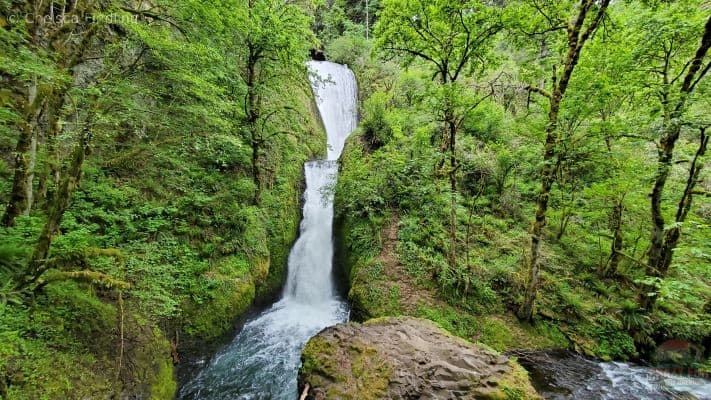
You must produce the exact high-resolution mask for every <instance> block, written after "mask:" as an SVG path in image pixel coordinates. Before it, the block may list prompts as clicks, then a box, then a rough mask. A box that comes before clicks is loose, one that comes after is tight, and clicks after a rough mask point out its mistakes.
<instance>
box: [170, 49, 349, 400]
mask: <svg viewBox="0 0 711 400" xmlns="http://www.w3.org/2000/svg"><path fill="white" fill-rule="evenodd" d="M309 70H310V71H311V73H312V75H311V83H312V86H313V90H314V94H315V95H316V100H317V104H318V108H319V111H320V113H321V118H322V120H323V123H324V126H325V128H326V133H327V135H328V152H327V154H328V156H327V158H326V159H325V160H320V161H311V162H307V163H306V164H305V165H304V173H305V175H306V192H305V193H304V209H303V219H302V221H301V227H300V232H299V238H298V240H297V241H296V243H295V244H294V247H293V248H292V249H291V253H290V254H289V275H288V278H287V282H286V286H285V288H284V293H283V294H282V297H281V299H280V300H279V301H277V302H276V303H274V304H273V305H272V306H271V308H269V309H268V310H266V311H264V312H263V313H262V314H260V315H258V316H257V317H255V318H254V319H252V320H250V321H248V322H246V323H245V324H244V326H243V328H242V329H241V331H240V332H239V333H238V334H237V336H236V337H235V338H234V340H233V341H232V343H230V344H229V345H228V346H226V347H225V348H224V349H222V350H221V351H220V352H219V353H218V354H216V355H215V357H213V358H212V360H210V362H209V363H208V364H207V365H206V366H205V367H204V368H203V369H202V370H201V371H200V372H199V373H198V374H197V376H196V377H195V378H193V379H192V380H191V381H190V382H188V383H187V384H185V385H184V386H183V387H182V388H181V390H180V393H179V396H178V397H179V398H180V399H184V400H188V399H201V400H217V399H220V400H222V399H225V400H226V399H290V400H292V399H295V398H297V387H296V374H297V371H298V368H299V363H300V355H301V350H302V348H303V346H304V345H305V344H306V342H307V341H308V340H309V338H311V337H312V336H313V335H315V334H316V333H318V332H319V331H320V330H322V329H323V328H326V327H328V326H331V325H335V324H337V323H340V322H344V321H346V320H347V319H348V306H347V304H346V303H345V302H344V301H343V300H342V299H340V298H339V296H338V293H337V291H336V289H335V285H334V280H333V274H332V266H333V224H332V222H333V186H334V185H335V182H336V174H337V172H338V164H337V160H338V158H339V156H340V154H341V151H342V150H343V145H344V143H345V140H346V138H347V137H348V135H349V134H350V133H351V132H352V131H353V130H354V129H355V127H356V124H357V113H356V98H357V86H356V81H355V77H354V76H353V73H352V72H351V70H349V69H348V68H347V67H345V66H342V65H339V64H334V63H331V62H327V61H312V62H310V63H309Z"/></svg>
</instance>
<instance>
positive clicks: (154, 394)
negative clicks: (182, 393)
mask: <svg viewBox="0 0 711 400" xmlns="http://www.w3.org/2000/svg"><path fill="white" fill-rule="evenodd" d="M177 390H178V383H177V382H176V380H175V372H174V371H173V364H172V363H171V362H170V361H169V360H165V361H164V362H162V363H161V364H160V366H159V369H158V373H157V374H156V377H155V381H154V382H153V384H152V385H151V400H171V399H173V397H175V393H176V391H177Z"/></svg>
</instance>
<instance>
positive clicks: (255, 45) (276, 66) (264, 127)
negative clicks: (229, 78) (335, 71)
mask: <svg viewBox="0 0 711 400" xmlns="http://www.w3.org/2000/svg"><path fill="white" fill-rule="evenodd" d="M242 23H243V24H244V26H245V28H244V31H243V32H242V35H244V36H243V37H240V38H239V40H240V42H241V44H242V45H243V46H244V54H243V55H242V56H241V57H240V60H239V66H238V68H239V75H240V76H241V77H242V80H243V81H244V84H245V85H246V93H245V96H244V102H243V106H244V129H243V136H244V138H245V140H246V142H247V143H249V145H250V147H251V149H252V156H251V160H252V179H253V180H254V185H255V195H254V201H255V203H259V201H260V197H261V191H262V185H263V183H264V182H263V179H262V165H261V164H262V152H263V151H264V147H265V146H266V145H267V144H268V142H269V140H270V139H271V138H273V137H274V136H276V135H277V134H286V133H288V132H284V131H282V130H280V129H278V128H277V127H276V124H275V122H276V120H277V119H278V117H283V115H284V114H285V113H286V114H288V113H290V112H291V111H293V108H292V107H291V106H290V105H288V104H284V103H280V102H279V101H278V99H280V98H283V97H284V96H278V95H277V93H278V92H279V91H280V90H283V88H284V87H286V85H284V82H285V81H289V82H294V81H295V80H296V79H298V77H300V76H303V74H304V73H305V70H304V61H305V60H306V57H307V55H308V49H309V45H310V44H312V43H314V41H315V38H314V36H313V33H312V32H311V28H310V23H311V21H310V19H309V18H308V16H307V15H306V13H305V12H304V9H303V8H302V7H300V6H298V5H297V4H291V3H287V4H284V2H282V1H278V0H249V1H248V4H247V13H246V14H245V20H243V21H242Z"/></svg>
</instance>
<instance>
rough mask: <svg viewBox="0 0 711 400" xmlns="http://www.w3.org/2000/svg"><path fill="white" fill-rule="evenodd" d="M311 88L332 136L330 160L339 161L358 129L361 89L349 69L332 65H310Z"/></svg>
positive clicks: (328, 158) (323, 62) (321, 62)
mask: <svg viewBox="0 0 711 400" xmlns="http://www.w3.org/2000/svg"><path fill="white" fill-rule="evenodd" d="M309 70H310V71H311V76H310V78H311V85H312V86H313V89H314V94H315V95H316V103H317V104H318V109H319V112H320V113H321V119H322V120H323V124H324V127H325V128H326V134H327V135H328V157H327V158H326V159H327V160H338V157H340V156H341V152H342V151H343V145H344V144H345V142H346V138H348V135H350V134H351V132H353V131H354V130H355V128H356V126H357V125H358V112H357V101H358V85H357V83H356V79H355V76H354V75H353V71H351V70H350V69H349V68H348V67H347V66H345V65H341V64H336V63H332V62H329V61H311V62H309Z"/></svg>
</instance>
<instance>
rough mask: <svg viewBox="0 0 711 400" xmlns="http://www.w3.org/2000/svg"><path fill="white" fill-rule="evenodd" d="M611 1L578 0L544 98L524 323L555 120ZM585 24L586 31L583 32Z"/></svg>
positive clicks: (536, 273)
mask: <svg viewBox="0 0 711 400" xmlns="http://www.w3.org/2000/svg"><path fill="white" fill-rule="evenodd" d="M609 4H610V0H603V1H601V2H600V3H599V4H598V3H597V2H596V1H594V0H581V2H580V6H579V7H578V13H577V16H576V17H575V19H574V20H573V22H571V23H570V24H569V25H568V27H567V28H566V29H567V33H568V35H567V36H568V42H567V43H568V47H567V54H566V56H565V60H564V62H563V72H562V73H561V75H560V77H558V74H557V72H556V69H555V68H554V69H553V81H552V85H553V90H552V91H551V93H547V92H545V91H543V90H537V92H538V93H541V94H544V95H545V96H546V97H547V98H548V101H549V111H548V123H547V125H546V130H545V134H546V139H545V145H544V150H543V168H542V169H541V173H540V180H541V188H540V190H539V192H538V196H537V198H536V214H535V219H534V222H533V227H532V229H531V255H530V260H529V272H528V283H527V285H526V290H525V293H524V299H523V303H522V304H521V306H520V308H519V309H518V317H519V318H520V319H523V320H531V319H532V318H533V307H534V303H535V300H536V295H537V292H538V287H539V285H540V280H541V261H542V260H541V259H542V257H541V247H542V243H543V241H544V232H545V227H546V222H547V220H546V219H547V214H548V205H549V204H548V203H549V200H550V192H551V188H552V187H553V183H554V182H555V178H556V169H557V168H556V165H557V163H556V158H557V157H558V141H559V137H558V117H559V114H560V107H561V103H562V101H563V98H564V96H565V92H566V90H567V89H568V84H569V83H570V79H571V77H572V76H573V71H574V70H575V66H576V65H577V64H578V60H579V59H580V53H581V51H582V49H583V46H584V45H585V42H586V41H587V40H588V39H589V38H590V36H591V35H592V33H593V32H595V30H596V29H597V27H598V26H599V24H600V23H601V21H602V18H603V16H604V15H605V12H606V10H607V7H608V5H609ZM595 5H597V7H598V10H597V13H595V14H591V11H592V9H593V7H594V6H595ZM586 22H588V25H587V28H584V26H585V24H586Z"/></svg>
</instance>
